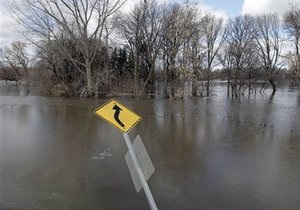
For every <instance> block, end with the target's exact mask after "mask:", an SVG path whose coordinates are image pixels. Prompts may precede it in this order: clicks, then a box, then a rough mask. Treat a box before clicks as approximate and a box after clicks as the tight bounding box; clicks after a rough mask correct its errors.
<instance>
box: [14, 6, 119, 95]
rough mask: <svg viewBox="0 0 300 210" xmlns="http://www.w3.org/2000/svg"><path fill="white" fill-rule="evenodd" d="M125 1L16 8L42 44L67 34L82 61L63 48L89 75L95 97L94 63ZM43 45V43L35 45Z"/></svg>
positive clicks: (89, 87) (89, 92) (88, 84)
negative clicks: (108, 28) (112, 17)
mask: <svg viewBox="0 0 300 210" xmlns="http://www.w3.org/2000/svg"><path fill="white" fill-rule="evenodd" d="M123 3H124V1H121V0H116V1H109V0H103V1H102V0H89V1H86V0H79V1H75V0H24V1H23V2H22V4H20V5H17V6H16V5H14V7H13V10H14V12H15V14H16V15H17V17H18V20H19V22H20V23H21V24H22V25H23V26H24V27H25V28H26V30H27V31H29V32H30V33H31V34H32V35H33V36H34V37H36V38H37V39H38V40H39V41H40V40H43V41H50V40H61V38H62V37H61V34H62V31H63V33H64V34H65V35H66V36H67V38H68V39H70V40H72V41H73V43H75V44H76V49H78V50H79V51H80V53H81V54H82V55H83V58H84V60H83V61H79V60H77V59H76V58H74V57H72V54H71V53H70V52H69V51H68V50H67V49H65V48H63V46H61V48H60V51H62V52H63V55H65V57H66V59H68V60H70V61H71V62H72V63H73V64H74V66H76V68H77V70H79V71H80V72H81V70H82V69H83V71H82V73H83V74H84V75H85V82H86V91H87V95H92V94H93V69H92V66H93V65H92V63H93V61H94V59H95V57H96V54H97V52H98V51H99V49H101V46H100V45H99V42H100V41H101V40H102V39H103V37H104V36H105V26H106V23H107V21H108V20H109V17H111V16H112V15H113V14H114V13H115V12H116V11H117V10H118V9H119V8H120V7H121V6H122V5H123ZM35 44H36V45H39V42H35Z"/></svg>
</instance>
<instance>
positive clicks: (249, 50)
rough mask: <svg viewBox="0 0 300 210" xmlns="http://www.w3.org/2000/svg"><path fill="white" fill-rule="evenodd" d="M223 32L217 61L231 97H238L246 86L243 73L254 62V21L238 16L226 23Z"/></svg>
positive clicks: (251, 18)
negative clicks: (221, 48)
mask: <svg viewBox="0 0 300 210" xmlns="http://www.w3.org/2000/svg"><path fill="white" fill-rule="evenodd" d="M225 30H226V32H225V33H226V39H225V45H224V49H223V50H222V54H221V55H220V56H219V60H220V61H221V63H222V65H223V67H224V69H225V70H226V72H227V79H228V87H229V86H230V87H231V90H232V95H233V96H235V97H239V95H240V94H241V93H242V90H243V88H244V86H245V84H246V83H245V72H246V70H247V69H251V68H253V65H254V63H255V62H256V61H255V56H254V55H255V53H256V44H255V37H256V35H257V32H256V28H255V20H254V18H253V17H251V16H249V15H245V16H238V17H236V18H234V19H232V20H230V21H229V22H228V24H227V25H226V29H225Z"/></svg>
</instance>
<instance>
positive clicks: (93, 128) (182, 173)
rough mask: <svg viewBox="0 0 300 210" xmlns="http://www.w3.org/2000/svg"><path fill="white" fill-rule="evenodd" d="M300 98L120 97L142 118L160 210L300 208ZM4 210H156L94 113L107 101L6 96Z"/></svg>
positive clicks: (0, 106)
mask: <svg viewBox="0 0 300 210" xmlns="http://www.w3.org/2000/svg"><path fill="white" fill-rule="evenodd" d="M299 93H300V91H299V90H297V89H292V88H282V89H280V90H279V91H278V92H277V93H276V94H275V96H274V97H270V92H268V91H266V93H264V94H263V95H260V94H257V95H256V97H254V96H253V97H251V98H248V97H244V98H241V99H230V98H227V96H226V92H225V89H222V88H221V87H220V86H217V87H216V88H215V92H214V95H213V96H212V97H210V98H204V99H200V98H199V99H186V100H161V99H159V100H158V99H153V100H149V99H145V100H133V99H118V100H119V101H120V102H122V103H123V104H124V105H126V106H128V107H130V108H131V109H132V110H134V111H135V112H137V113H139V114H140V115H141V116H142V121H141V122H140V123H139V124H138V125H137V126H136V127H135V128H134V129H133V130H132V132H130V136H131V137H132V138H134V137H135V135H136V134H140V135H141V137H142V139H143V142H144V144H145V147H146V148H147V150H148V153H149V155H150V157H151V159H152V161H153V164H154V166H155V169H156V171H155V173H154V174H153V176H152V177H151V178H150V180H149V182H148V183H149V186H150V188H151V190H152V193H153V196H154V199H155V200H156V202H157V206H158V208H159V209H162V210H176V209H178V210H179V209H180V210H198V209H210V210H215V209H243V210H245V209H249V210H250V209H253V210H257V209H262V210H266V209H272V210H274V209H275V210H282V209H289V210H298V209H300V199H299V195H300V100H299ZM0 94H1V96H0V119H1V121H0V209H1V210H2V209H13V210H15V209H30V210H31V209H72V210H76V209H78V210H79V209H80V210H82V209H92V210H94V209H95V210H96V209H97V210H99V209H101V210H120V209H122V210H126V209H128V210H133V209H134V210H143V209H149V206H148V202H147V199H146V197H145V194H144V193H143V192H142V191H141V192H140V193H138V194H137V193H136V192H135V188H134V185H133V183H132V180H131V177H130V174H129V171H128V168H127V166H126V163H125V159H124V155H125V153H126V152H127V147H126V145H125V142H124V140H123V137H122V134H121V133H120V132H119V131H118V130H117V129H115V128H113V127H112V126H110V125H108V124H107V123H106V122H104V121H103V120H101V119H100V118H98V117H97V116H95V115H94V114H93V110H94V109H95V108H97V107H98V106H99V105H101V104H103V103H104V102H105V101H106V100H104V99H103V100H95V99H60V98H50V97H42V96H37V95H31V96H25V95H26V94H25V93H24V91H23V92H22V91H19V90H18V89H17V88H16V87H14V86H1V90H0Z"/></svg>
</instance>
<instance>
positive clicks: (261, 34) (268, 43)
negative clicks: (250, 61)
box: [256, 14, 284, 93]
mask: <svg viewBox="0 0 300 210" xmlns="http://www.w3.org/2000/svg"><path fill="white" fill-rule="evenodd" d="M256 23H257V34H258V36H257V37H256V43H257V49H258V51H257V52H258V58H259V61H260V65H261V67H262V68H263V69H264V70H265V72H266V79H267V81H268V82H269V83H270V84H271V86H272V89H273V93H275V91H276V83H275V82H276V79H277V75H278V73H279V71H280V69H281V68H282V66H283V65H284V63H283V62H282V61H281V60H280V56H281V49H282V36H281V34H280V31H281V30H280V23H279V18H278V16H277V15H275V14H268V15H261V16H258V17H257V18H256Z"/></svg>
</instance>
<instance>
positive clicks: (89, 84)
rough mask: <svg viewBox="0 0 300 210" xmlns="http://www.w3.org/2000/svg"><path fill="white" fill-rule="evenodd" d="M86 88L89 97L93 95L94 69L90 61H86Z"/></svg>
mask: <svg viewBox="0 0 300 210" xmlns="http://www.w3.org/2000/svg"><path fill="white" fill-rule="evenodd" d="M85 71H86V87H87V94H88V96H91V95H92V68H91V63H90V61H89V60H88V59H86V60H85Z"/></svg>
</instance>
